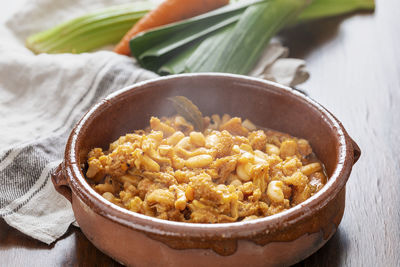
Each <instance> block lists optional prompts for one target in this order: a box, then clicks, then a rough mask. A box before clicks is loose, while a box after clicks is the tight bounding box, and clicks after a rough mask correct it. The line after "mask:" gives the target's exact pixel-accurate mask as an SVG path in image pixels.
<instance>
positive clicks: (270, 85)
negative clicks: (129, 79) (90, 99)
mask: <svg viewBox="0 0 400 267" xmlns="http://www.w3.org/2000/svg"><path fill="white" fill-rule="evenodd" d="M191 77H201V78H205V79H209V78H222V79H224V78H225V79H233V80H236V81H238V82H245V83H250V84H258V85H259V86H258V88H259V89H262V90H267V91H274V92H277V93H280V94H284V95H285V94H286V95H287V96H288V97H289V96H290V95H292V96H294V97H295V98H297V99H298V100H299V101H302V102H303V103H304V104H305V105H307V106H308V107H309V108H310V109H314V110H316V111H317V112H319V113H320V114H321V116H322V117H323V118H324V120H328V122H329V124H330V126H331V127H332V129H335V134H336V137H337V140H338V141H339V143H338V144H337V145H338V151H339V153H338V158H337V164H336V167H335V169H334V171H333V173H332V175H331V177H330V178H329V180H328V183H327V184H326V185H325V186H324V187H323V188H322V189H321V190H320V191H319V192H318V193H316V194H315V195H313V196H312V197H310V198H309V199H307V200H306V201H304V202H303V203H301V204H299V205H297V206H295V207H292V208H290V209H288V210H287V211H283V212H280V213H278V214H275V215H271V216H267V217H264V218H259V219H256V220H251V221H245V222H233V223H218V224H200V223H185V222H175V221H168V220H162V219H158V218H154V217H150V216H147V215H142V214H139V213H135V212H132V211H129V210H127V209H123V208H121V207H119V206H117V205H115V204H112V203H111V202H109V201H107V200H106V199H104V198H103V197H102V196H101V195H100V194H98V193H97V192H95V191H94V189H92V188H91V187H90V186H89V184H88V182H87V181H86V180H85V176H84V174H83V173H82V171H81V168H80V166H79V165H78V162H79V151H78V149H79V147H77V145H78V144H79V137H80V135H79V134H80V133H81V131H82V130H83V129H85V127H88V125H90V122H91V118H92V116H94V115H96V112H99V111H101V109H102V108H105V107H108V106H109V105H111V103H112V101H115V100H117V99H118V98H119V97H121V96H122V95H124V94H132V93H133V94H135V93H137V92H140V91H142V90H151V87H150V86H149V85H151V84H153V83H163V82H166V81H170V80H174V79H182V78H191ZM188 90H190V89H188ZM250 119H251V118H250ZM353 145H355V143H354V142H352V139H351V138H350V136H348V134H347V132H346V130H345V129H344V127H343V126H342V124H341V123H340V122H339V121H338V120H337V119H336V118H335V117H334V116H333V115H332V114H331V113H330V112H329V111H328V110H326V109H325V108H324V107H323V106H321V105H320V104H319V103H317V102H316V101H314V100H313V99H311V98H310V97H308V96H305V95H304V94H302V93H300V92H298V91H296V90H294V89H291V88H289V87H285V86H282V85H280V84H277V83H274V82H270V81H266V80H262V79H258V78H252V77H248V76H242V75H235V74H225V73H194V74H178V75H171V76H166V77H158V78H155V79H151V80H147V81H144V82H140V83H136V84H134V85H131V86H127V87H125V88H123V89H120V90H118V91H116V92H114V93H112V94H110V95H108V96H107V97H106V98H104V99H103V100H102V101H101V102H99V103H98V104H96V105H94V106H93V107H92V108H90V110H89V111H88V112H87V113H86V114H85V115H84V116H83V117H82V119H81V120H80V121H79V122H78V123H77V125H76V126H75V127H74V129H73V130H72V132H71V134H70V137H69V139H68V142H67V147H66V150H65V170H66V173H67V180H68V183H69V185H70V187H71V189H72V192H73V193H75V194H76V195H77V196H78V197H79V198H80V199H81V200H82V201H84V203H85V204H86V205H87V206H88V207H90V208H91V209H92V210H93V211H95V212H96V213H98V214H100V215H102V216H103V217H105V218H107V219H109V220H111V221H113V222H116V223H119V224H121V225H124V226H126V227H128V228H131V229H135V230H140V231H143V232H147V233H151V234H156V235H164V236H178V237H189V236H190V237H194V238H195V237H197V238H202V239H203V238H215V237H219V238H222V239H226V238H227V239H231V238H245V237H249V235H250V236H255V235H257V233H260V232H264V233H265V232H266V231H267V232H268V231H273V230H276V229H277V228H281V227H287V226H290V225H293V224H295V223H296V222H298V221H300V220H302V219H303V218H305V217H307V216H310V215H311V214H313V213H315V212H317V211H318V210H319V209H321V208H323V207H324V206H325V205H326V203H328V202H329V201H330V200H331V199H333V198H334V197H336V195H337V194H338V193H339V191H340V190H341V189H342V188H343V187H344V186H345V184H346V182H347V180H348V178H349V176H350V172H351V168H352V165H353V164H354V157H353V153H354V152H353V151H354V148H353ZM71 177H73V178H74V179H71Z"/></svg>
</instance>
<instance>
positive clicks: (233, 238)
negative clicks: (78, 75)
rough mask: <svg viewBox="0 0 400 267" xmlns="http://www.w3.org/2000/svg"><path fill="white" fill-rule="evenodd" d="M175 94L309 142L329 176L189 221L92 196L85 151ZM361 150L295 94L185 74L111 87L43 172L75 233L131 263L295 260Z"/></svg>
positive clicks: (161, 110)
mask: <svg viewBox="0 0 400 267" xmlns="http://www.w3.org/2000/svg"><path fill="white" fill-rule="evenodd" d="M174 95H183V96H186V97H188V98H189V99H191V100H192V101H193V102H194V103H195V104H196V105H197V106H198V107H199V108H200V110H201V111H202V112H203V114H204V115H210V114H214V113H218V114H224V113H227V114H230V115H232V116H239V117H241V118H248V119H250V120H251V121H252V122H253V123H255V124H256V125H259V126H261V127H266V128H271V129H275V130H278V131H282V132H286V133H289V134H291V135H293V136H297V137H302V138H305V139H307V140H309V141H310V143H311V145H312V147H313V150H314V151H315V153H316V154H317V156H318V158H319V159H320V160H321V161H322V162H323V163H324V164H325V167H326V171H327V173H328V176H329V177H330V178H329V181H328V183H327V184H326V185H325V186H324V187H323V188H322V189H321V190H320V191H319V192H318V193H317V194H315V195H314V196H312V197H311V198H309V199H308V200H306V201H305V202H303V203H301V204H300V205H298V206H296V207H294V208H291V209H290V210H288V211H285V212H282V213H279V214H276V215H273V216H269V217H265V218H262V219H257V220H253V221H246V222H235V223H223V224H190V223H180V222H172V221H166V220H160V219H156V218H152V217H148V216H145V215H141V214H136V213H133V212H131V211H128V210H126V209H122V208H120V207H118V206H116V205H114V204H112V203H110V202H108V201H107V200H106V199H104V198H102V197H101V196H100V195H99V194H97V193H96V192H95V191H94V190H93V189H92V188H91V187H90V186H89V185H88V183H87V182H86V180H85V176H84V173H83V168H84V164H85V162H86V160H87V158H86V157H87V153H88V151H89V150H90V149H92V148H94V147H103V148H104V149H107V147H108V144H109V143H111V142H112V141H114V140H116V139H117V138H118V137H119V136H121V135H125V134H126V133H128V132H132V131H133V130H136V129H142V128H144V127H146V125H147V124H148V121H149V118H150V116H152V115H155V116H168V115H172V114H174V110H173V108H172V107H171V106H170V104H169V102H168V101H166V98H167V97H169V96H174ZM360 153H361V152H360V149H359V148H358V146H357V144H356V143H355V142H354V141H353V140H352V139H351V138H350V137H349V135H348V134H347V132H346V130H345V129H344V128H343V126H342V124H341V123H340V122H339V121H338V120H337V119H336V118H335V117H334V116H333V115H332V114H331V113H330V112H329V111H327V110H326V109H325V108H323V107H322V106H321V105H319V104H318V103H316V102H315V101H313V100H312V99H310V98H308V97H306V96H304V95H303V94H301V93H299V92H297V91H295V90H292V89H290V88H287V87H283V86H281V85H278V84H276V83H271V82H268V81H265V80H260V79H254V78H249V77H245V76H238V75H230V74H211V73H204V74H185V75H176V76H168V77H163V78H158V79H155V80H151V81H146V82H142V83H138V84H135V85H132V86H130V87H127V88H125V89H122V90H119V91H117V92H115V93H113V94H111V95H110V96H108V97H107V98H105V99H104V100H102V101H101V102H100V103H98V104H97V105H95V106H94V107H92V108H91V109H90V110H89V111H88V112H87V114H86V115H84V117H83V118H82V119H81V120H80V121H79V123H78V124H77V125H76V126H75V128H74V129H73V131H72V133H71V135H70V137H69V139H68V143H67V146H66V149H65V158H64V161H63V163H62V164H61V165H60V166H59V167H58V168H57V170H56V171H55V172H54V174H53V176H52V180H53V183H54V186H55V188H56V189H57V190H58V192H60V193H61V194H63V195H64V196H65V197H66V198H67V199H69V200H70V201H71V203H72V208H73V210H74V213H75V217H76V220H77V222H78V223H79V226H80V228H81V230H82V232H83V233H84V234H85V235H86V237H87V238H88V239H89V240H90V241H91V242H92V243H93V244H94V245H95V246H96V247H97V248H99V249H100V250H101V251H103V252H104V253H106V254H107V255H109V256H110V257H112V258H114V259H115V260H117V261H119V262H121V263H123V264H126V265H132V266H282V265H290V264H294V263H296V262H299V261H301V260H303V259H304V258H306V257H308V256H309V255H311V254H312V253H314V252H315V251H317V250H318V249H319V248H320V247H321V246H323V245H324V244H325V243H326V242H327V241H328V240H329V238H330V237H331V236H332V235H333V234H334V233H335V231H336V229H337V227H338V225H339V223H340V221H341V219H342V216H343V212H344V206H345V185H346V182H347V180H348V178H349V175H350V172H351V169H352V166H353V164H354V163H355V162H356V161H357V160H358V158H359V156H360Z"/></svg>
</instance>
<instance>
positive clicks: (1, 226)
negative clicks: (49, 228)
mask: <svg viewBox="0 0 400 267" xmlns="http://www.w3.org/2000/svg"><path fill="white" fill-rule="evenodd" d="M70 235H71V229H69V230H68V231H67V233H65V234H64V235H63V236H62V237H61V238H60V239H58V240H57V242H59V241H62V240H64V239H66V238H68V237H69V236H70ZM57 242H54V243H52V244H51V245H47V244H45V243H43V242H40V241H38V240H35V239H33V238H31V237H29V236H27V235H25V234H23V233H21V232H20V231H18V230H17V229H14V228H12V227H11V226H9V225H8V224H7V223H6V222H5V221H4V220H3V219H0V247H1V250H7V249H13V248H18V247H21V248H27V249H32V250H35V249H38V250H51V249H53V248H54V246H55V244H56V243H57Z"/></svg>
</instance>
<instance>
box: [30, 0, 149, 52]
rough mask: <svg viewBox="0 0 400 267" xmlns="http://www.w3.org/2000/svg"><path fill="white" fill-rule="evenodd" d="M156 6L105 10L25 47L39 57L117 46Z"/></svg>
mask: <svg viewBox="0 0 400 267" xmlns="http://www.w3.org/2000/svg"><path fill="white" fill-rule="evenodd" d="M155 6H156V5H155V4H153V3H151V2H150V1H141V2H135V3H133V4H127V5H120V6H113V7H108V8H105V9H101V10H99V11H96V12H92V13H89V14H87V15H84V16H81V17H78V18H75V19H73V20H70V21H67V22H64V23H62V24H60V25H57V26H55V27H54V28H51V29H49V30H46V31H42V32H39V33H37V34H34V35H31V36H29V37H28V38H27V40H26V44H25V45H26V47H28V48H29V49H30V50H32V51H33V52H35V53H37V54H39V53H49V54H55V53H82V52H87V51H91V50H93V49H97V48H101V47H103V46H105V45H109V44H115V43H117V42H118V41H119V40H120V39H121V36H123V35H124V33H126V32H127V31H128V30H129V29H130V28H131V27H132V25H133V24H135V23H136V22H137V21H138V20H139V19H141V18H142V17H143V16H144V15H146V14H147V13H148V12H149V11H150V10H152V9H154V8H155Z"/></svg>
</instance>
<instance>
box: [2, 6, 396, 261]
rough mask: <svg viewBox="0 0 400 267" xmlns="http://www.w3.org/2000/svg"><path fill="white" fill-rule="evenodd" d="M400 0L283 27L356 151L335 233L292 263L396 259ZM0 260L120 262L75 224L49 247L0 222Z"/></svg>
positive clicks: (311, 88)
mask: <svg viewBox="0 0 400 267" xmlns="http://www.w3.org/2000/svg"><path fill="white" fill-rule="evenodd" d="M399 10H400V1H398V0H378V1H377V10H376V12H375V13H374V14H369V13H362V14H360V13H357V14H353V15H349V16H344V17H339V18H332V19H325V20H322V21H319V22H317V23H312V24H307V25H302V26H299V27H296V28H294V29H291V30H288V31H286V32H284V33H283V34H282V39H283V41H284V43H285V44H286V45H288V46H289V47H290V49H291V55H292V56H293V57H300V58H304V59H306V60H307V64H308V69H309V70H310V72H311V75H312V76H311V79H310V80H309V81H308V82H307V83H305V84H303V85H301V86H300V89H303V90H305V91H307V92H308V93H309V95H310V96H311V97H312V98H314V99H315V100H317V101H318V102H320V103H321V104H322V105H324V106H325V107H326V108H328V109H329V110H330V111H331V112H332V113H333V114H335V115H336V116H337V117H338V118H339V120H341V121H342V122H343V124H344V125H345V127H346V129H347V130H348V132H349V134H350V135H351V136H352V137H353V139H354V140H356V142H357V143H358V144H359V146H360V147H361V150H362V156H361V158H360V160H359V162H358V163H357V164H356V165H355V166H354V169H353V173H352V175H351V177H350V179H349V182H348V184H347V204H346V211H345V215H344V217H343V221H342V223H341V225H340V227H339V230H338V232H337V233H336V234H335V236H334V237H333V238H332V239H331V240H330V241H329V242H328V243H327V244H326V245H325V246H324V247H323V248H322V249H320V250H319V251H318V252H317V253H315V254H314V255H312V256H311V257H309V258H308V259H306V260H304V261H303V262H301V263H299V264H298V265H297V266H400V224H399V222H400V194H399V191H400V134H399V133H400V104H399V103H400V18H399V17H400V16H399V15H400V11H399ZM0 258H1V264H0V265H3V264H5V265H4V266H76V265H79V266H92V265H96V266H119V264H118V263H116V262H115V261H113V260H112V259H110V258H109V257H107V256H105V255H104V254H103V253H101V252H100V251H98V250H97V249H96V248H95V247H93V245H91V243H90V242H89V241H88V240H87V239H86V238H85V236H84V235H83V234H82V233H81V232H80V230H79V229H76V228H74V227H71V228H70V229H69V231H68V233H67V234H66V235H65V236H64V237H63V238H62V239H61V240H59V241H57V242H56V243H55V244H53V245H51V246H47V245H44V244H42V243H40V242H38V241H35V240H33V239H30V238H29V237H26V236H24V235H23V234H21V233H19V232H18V231H17V230H14V229H12V228H10V227H9V226H8V225H7V224H5V223H4V222H3V221H0Z"/></svg>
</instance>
